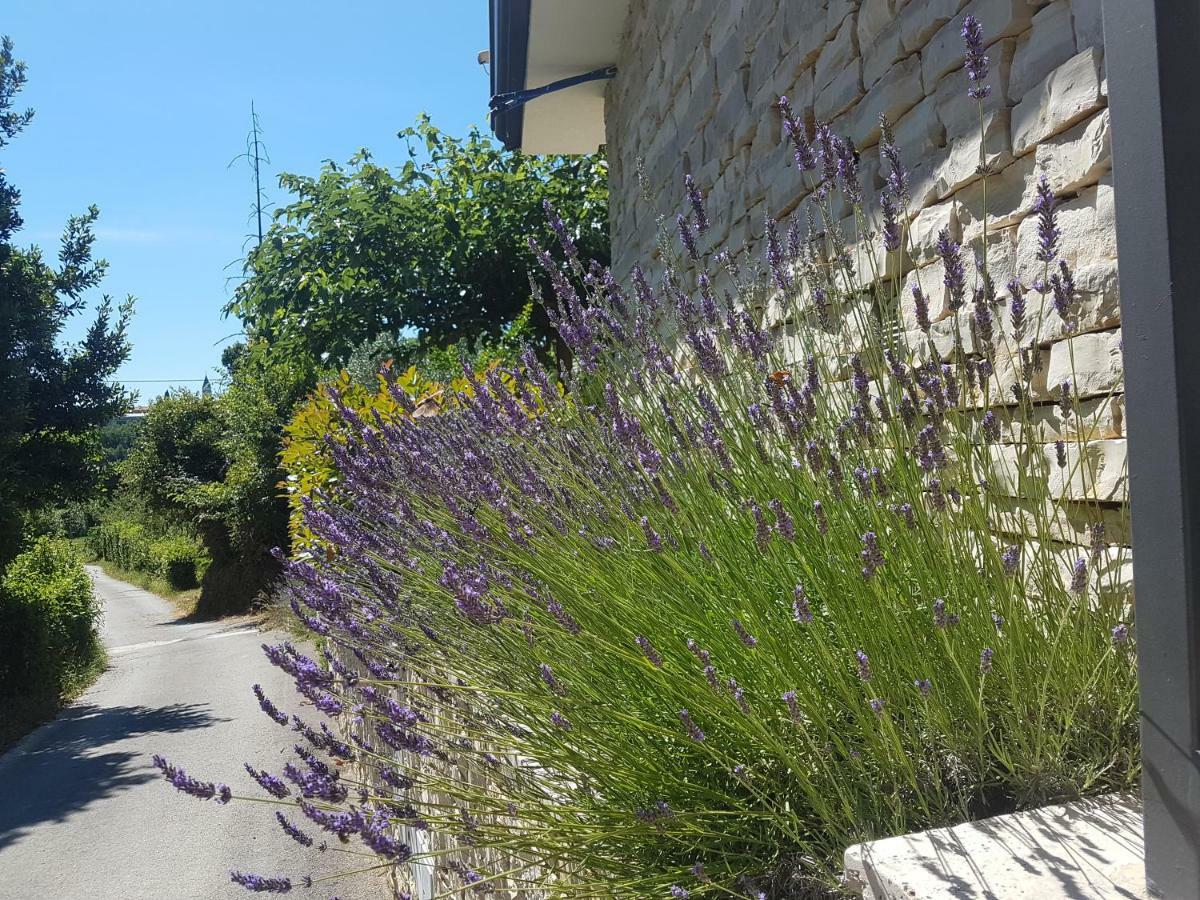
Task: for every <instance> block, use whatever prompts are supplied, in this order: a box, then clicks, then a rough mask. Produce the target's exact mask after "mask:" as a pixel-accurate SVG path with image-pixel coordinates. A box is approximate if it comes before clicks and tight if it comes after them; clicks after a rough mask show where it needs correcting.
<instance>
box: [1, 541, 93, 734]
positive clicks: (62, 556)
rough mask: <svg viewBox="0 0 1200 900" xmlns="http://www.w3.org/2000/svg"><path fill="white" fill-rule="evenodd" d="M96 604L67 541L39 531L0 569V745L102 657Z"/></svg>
mask: <svg viewBox="0 0 1200 900" xmlns="http://www.w3.org/2000/svg"><path fill="white" fill-rule="evenodd" d="M99 617H100V609H99V606H98V605H97V603H96V600H95V597H94V595H93V593H92V583H91V580H90V579H89V578H88V576H87V573H86V572H85V571H84V570H83V564H82V562H81V560H80V558H79V556H78V554H77V553H76V552H75V550H74V548H72V547H71V545H70V544H68V543H67V542H66V541H64V540H61V539H58V538H48V537H43V538H39V539H38V540H36V541H35V542H34V543H33V544H32V545H31V546H30V548H29V549H28V550H26V551H25V552H23V553H21V554H20V555H18V556H17V557H16V558H15V559H14V560H13V561H12V563H11V564H10V565H9V566H8V567H7V569H6V570H5V571H4V574H3V576H2V577H0V705H3V707H4V710H5V715H4V716H3V717H0V747H5V746H7V745H8V744H10V743H12V742H13V741H15V740H16V739H17V738H18V737H20V736H21V735H22V734H24V733H25V732H26V731H28V730H29V729H30V728H32V727H33V726H34V725H36V724H38V723H39V722H41V721H43V720H45V719H47V718H49V717H50V716H52V715H53V714H54V713H55V712H56V711H57V710H58V708H59V707H60V706H61V704H62V703H64V702H66V701H69V700H70V699H72V698H73V697H75V696H77V695H78V694H79V693H80V692H81V691H83V689H84V688H85V687H87V685H88V684H89V683H90V682H91V680H92V679H93V678H94V677H95V676H96V675H97V674H99V672H100V670H101V669H102V668H103V665H104V651H103V648H102V647H101V645H100V640H99V636H98V634H97V631H96V625H97V622H98V620H99Z"/></svg>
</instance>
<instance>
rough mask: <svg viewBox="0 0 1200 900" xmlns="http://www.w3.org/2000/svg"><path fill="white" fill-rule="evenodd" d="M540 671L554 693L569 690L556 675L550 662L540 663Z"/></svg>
mask: <svg viewBox="0 0 1200 900" xmlns="http://www.w3.org/2000/svg"><path fill="white" fill-rule="evenodd" d="M538 673H539V674H540V675H541V676H542V681H544V682H546V687H548V688H550V690H552V691H554V693H556V694H565V693H566V692H567V690H566V688H564V687H563V686H562V683H561V682H560V681H559V680H558V679H557V678H555V677H554V670H553V669H552V668H550V665H549V663H541V664H539V665H538Z"/></svg>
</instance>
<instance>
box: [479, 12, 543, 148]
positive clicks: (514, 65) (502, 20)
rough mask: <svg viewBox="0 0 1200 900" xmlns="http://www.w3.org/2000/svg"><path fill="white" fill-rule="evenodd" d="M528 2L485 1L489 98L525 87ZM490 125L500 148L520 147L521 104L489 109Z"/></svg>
mask: <svg viewBox="0 0 1200 900" xmlns="http://www.w3.org/2000/svg"><path fill="white" fill-rule="evenodd" d="M531 3H532V0H488V20H489V22H490V26H491V27H490V31H491V56H492V75H491V80H492V85H491V86H492V96H493V97H496V96H498V95H501V94H509V93H515V92H519V91H523V90H525V72H526V68H527V63H528V56H529V8H530V5H531ZM491 124H492V131H493V133H495V135H496V137H497V138H499V139H500V142H501V143H502V144H504V149H506V150H519V149H520V147H521V140H522V137H523V132H524V128H525V111H524V108H523V107H522V106H513V107H510V108H501V109H493V110H492V114H491Z"/></svg>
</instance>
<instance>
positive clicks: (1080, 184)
mask: <svg viewBox="0 0 1200 900" xmlns="http://www.w3.org/2000/svg"><path fill="white" fill-rule="evenodd" d="M1034 161H1035V162H1034V166H1035V169H1036V176H1037V177H1039V178H1040V177H1041V176H1042V175H1045V176H1046V177H1047V178H1048V179H1049V181H1050V185H1051V186H1052V187H1053V188H1054V190H1055V192H1056V193H1059V194H1074V193H1078V192H1079V191H1080V190H1081V189H1082V188H1085V187H1090V186H1091V185H1093V184H1096V183H1097V182H1099V181H1100V179H1101V178H1103V177H1104V176H1105V175H1107V174H1108V172H1109V171H1110V170H1111V169H1112V144H1111V128H1110V126H1109V115H1108V110H1107V109H1102V110H1100V112H1098V113H1096V114H1095V115H1094V116H1092V117H1091V118H1090V119H1085V120H1084V121H1083V122H1080V123H1079V124H1078V125H1076V126H1075V127H1074V128H1071V129H1069V130H1068V131H1064V132H1063V133H1062V134H1059V135H1055V136H1054V137H1052V138H1050V139H1049V140H1047V141H1043V142H1042V143H1040V144H1038V146H1037V150H1035V151H1034ZM1027 196H1028V199H1029V206H1030V207H1032V206H1033V200H1034V185H1033V184H1031V185H1030V187H1029V190H1028V192H1027Z"/></svg>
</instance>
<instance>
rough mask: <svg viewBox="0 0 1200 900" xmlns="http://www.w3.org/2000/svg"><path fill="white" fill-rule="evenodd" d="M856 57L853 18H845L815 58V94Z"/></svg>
mask: <svg viewBox="0 0 1200 900" xmlns="http://www.w3.org/2000/svg"><path fill="white" fill-rule="evenodd" d="M857 55H858V51H857V48H856V47H855V42H854V17H853V16H847V17H846V19H845V20H844V21H843V22H842V24H841V26H840V27H839V28H838V30H837V34H835V35H834V36H833V40H831V41H829V43H827V44H826V45H825V46H824V47H823V48H821V55H820V56H818V57H817V66H816V72H815V73H814V75H815V83H816V88H817V92H818V93H820V92H821V90H822V89H823V88H825V87H827V86H828V85H830V84H831V83H832V82H833V81H834V79H836V78H837V77H838V76H839V75H840V74H841V73H842V71H843V70H844V69H845V68H846V67H847V66H848V65H849V64H850V61H851V60H852V59H854V57H855V56H857Z"/></svg>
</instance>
